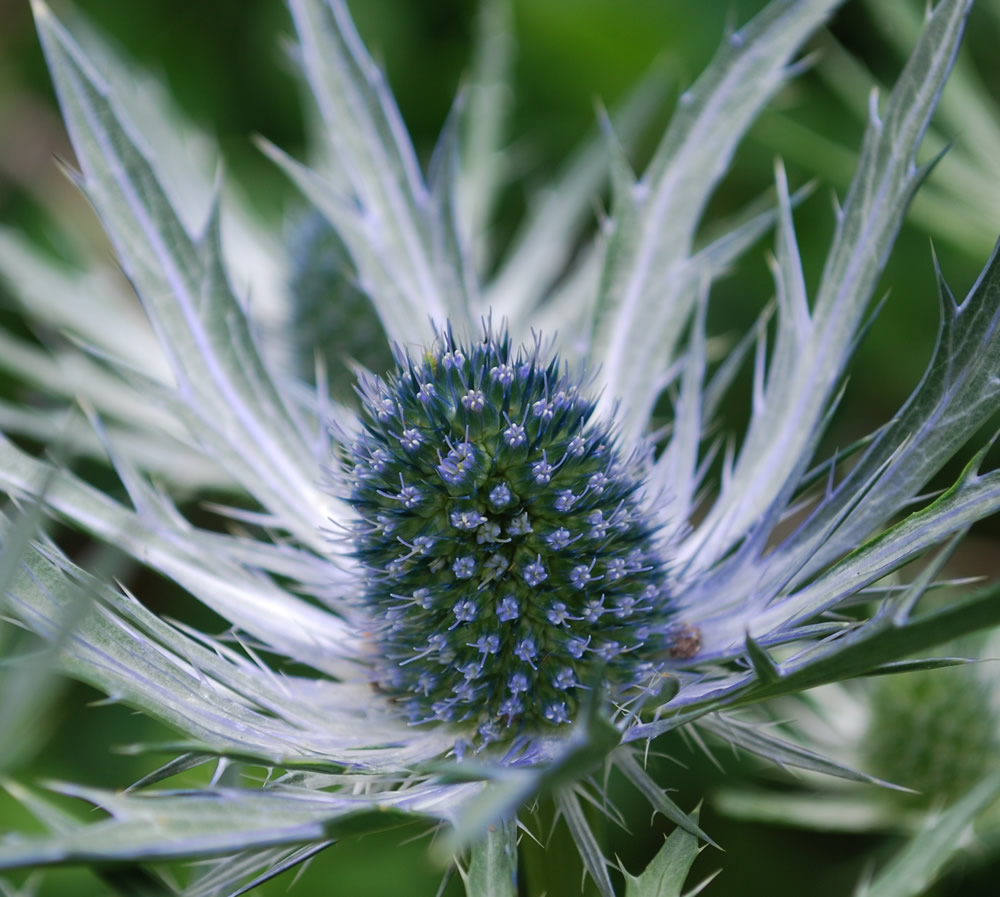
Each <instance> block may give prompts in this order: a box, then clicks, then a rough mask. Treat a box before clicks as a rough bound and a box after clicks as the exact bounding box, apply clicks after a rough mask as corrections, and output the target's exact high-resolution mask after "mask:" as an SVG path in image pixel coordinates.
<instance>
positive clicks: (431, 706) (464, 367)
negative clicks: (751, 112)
mask: <svg viewBox="0 0 1000 897" xmlns="http://www.w3.org/2000/svg"><path fill="white" fill-rule="evenodd" d="M545 354H546V353H545V352H544V351H543V350H542V348H541V344H540V343H539V342H536V343H535V345H534V347H532V348H531V349H530V350H525V349H519V350H515V349H513V348H512V345H511V342H510V340H509V338H508V337H507V336H506V334H502V335H499V336H496V335H494V334H493V332H492V331H491V329H489V328H487V329H486V332H485V335H484V337H483V338H482V340H480V341H478V342H476V343H474V344H472V345H468V346H465V345H462V344H460V343H457V342H455V340H454V339H453V337H452V336H451V335H450V334H446V335H444V336H442V337H441V338H440V340H439V341H438V343H437V345H436V346H435V347H434V348H433V349H432V350H431V351H429V352H427V353H426V354H425V355H423V356H422V357H421V358H418V359H413V358H410V357H405V356H404V357H403V358H402V359H401V361H400V367H399V370H397V371H396V372H395V373H394V374H392V375H390V376H389V377H388V378H386V379H385V380H380V379H375V380H370V381H367V382H366V383H365V384H364V387H363V389H362V396H363V399H364V402H363V411H362V420H363V432H362V434H361V435H360V436H359V437H358V438H357V439H356V440H355V441H354V444H353V447H352V448H351V450H350V453H349V454H348V456H347V458H346V459H345V460H346V465H345V466H346V469H347V470H348V472H349V477H350V502H351V504H352V505H353V506H354V508H355V509H356V510H357V512H358V515H359V523H358V525H357V529H356V534H355V538H356V542H355V545H356V547H355V552H356V555H357V557H358V559H359V560H360V561H361V562H362V564H363V567H364V577H365V585H364V601H365V603H366V604H367V605H368V610H369V611H370V614H371V617H372V618H373V619H375V620H378V621H381V622H380V624H379V625H378V628H377V629H376V630H375V632H374V638H375V639H376V641H377V645H378V648H377V651H376V652H375V656H376V657H377V660H376V664H377V681H378V684H379V686H380V688H382V689H383V690H384V691H386V692H388V693H389V694H392V695H395V696H397V697H399V698H400V700H401V701H402V703H403V705H404V706H405V708H406V713H407V715H408V717H409V719H410V721H411V722H414V723H424V722H429V721H433V720H438V721H444V722H449V723H459V724H461V725H462V728H463V729H467V730H471V731H474V732H475V733H476V735H477V739H478V740H480V741H481V743H483V744H487V743H489V742H492V741H497V740H500V739H506V738H510V737H513V736H515V735H518V734H521V733H525V734H531V733H535V732H539V731H545V730H549V729H552V728H553V727H560V726H563V725H565V724H567V723H570V722H571V721H572V720H573V719H574V718H575V717H576V714H577V709H578V706H579V704H580V697H581V692H582V690H583V689H585V688H590V687H591V686H593V685H594V684H595V682H596V679H597V677H596V676H595V672H596V671H597V670H601V671H602V674H601V675H602V676H603V680H604V681H603V683H602V686H603V687H605V688H607V689H608V691H609V692H610V694H611V696H612V697H613V698H614V699H615V700H616V701H619V702H622V701H628V700H629V699H630V698H634V697H635V696H637V695H641V694H642V693H643V691H645V690H646V689H647V686H648V683H649V682H650V681H652V680H654V679H655V673H656V663H655V661H656V658H657V656H658V655H660V654H662V649H661V645H662V643H663V638H664V635H665V629H666V625H667V624H666V616H665V613H664V601H663V585H662V584H663V581H664V577H663V564H662V563H661V561H660V559H659V556H658V553H657V548H656V546H655V544H654V529H653V527H652V526H651V525H650V523H649V522H648V521H647V518H646V515H645V513H644V510H643V495H642V492H641V489H640V486H641V484H640V482H639V480H638V479H637V478H636V476H635V475H634V474H633V472H632V471H633V469H634V468H633V467H631V466H630V464H629V461H630V460H632V459H629V458H625V457H623V456H622V454H621V452H620V451H619V449H618V448H617V446H616V440H615V434H614V432H613V430H612V428H611V426H610V425H609V424H608V423H606V422H604V421H602V420H598V419H595V417H594V411H595V408H596V404H595V402H594V400H593V399H592V398H590V397H589V396H587V395H586V390H585V388H582V387H583V384H581V382H580V381H579V380H576V379H573V378H572V377H570V376H569V375H568V374H566V373H565V372H561V371H560V364H559V360H558V358H556V357H553V358H551V359H550V360H548V361H546V360H545Z"/></svg>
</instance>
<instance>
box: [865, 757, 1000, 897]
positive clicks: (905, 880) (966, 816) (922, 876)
mask: <svg viewBox="0 0 1000 897" xmlns="http://www.w3.org/2000/svg"><path fill="white" fill-rule="evenodd" d="M998 796H1000V773H994V774H993V775H991V776H989V777H988V778H985V779H983V780H982V781H981V782H980V783H979V784H978V785H976V786H975V787H974V788H973V789H972V790H971V791H969V793H968V794H966V795H965V797H963V798H961V799H960V800H959V801H958V802H957V803H955V804H954V805H953V806H951V807H949V808H948V809H947V810H944V811H942V812H940V813H931V814H930V815H929V816H928V817H927V819H926V821H925V823H924V827H923V830H922V831H921V832H919V833H918V834H917V835H916V836H915V837H914V838H913V839H912V840H911V841H910V842H909V843H908V844H907V845H906V847H904V848H903V850H902V851H900V853H899V854H898V855H897V856H896V857H895V858H894V859H893V860H892V861H891V862H890V863H889V865H888V866H886V868H885V869H883V870H882V871H881V872H880V873H879V874H878V875H877V876H875V878H874V879H873V880H872V881H871V882H867V883H865V882H863V883H862V884H860V885H859V886H858V889H857V891H856V892H855V894H856V897H918V895H920V894H923V893H924V892H925V891H926V890H927V889H928V888H929V887H930V886H931V885H932V884H933V883H934V882H935V881H936V880H937V878H938V877H939V876H940V874H941V872H942V870H943V869H944V866H945V864H946V863H947V862H948V861H949V860H950V859H951V858H952V857H953V856H954V855H955V853H957V852H958V850H960V849H961V847H962V844H963V842H964V841H965V839H966V836H967V834H968V832H969V830H970V827H971V826H972V825H973V823H974V821H975V819H976V816H978V815H979V813H980V812H981V811H982V810H983V809H984V808H986V807H987V806H989V805H990V804H991V803H993V802H994V801H995V800H996V799H997V797H998Z"/></svg>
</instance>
